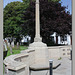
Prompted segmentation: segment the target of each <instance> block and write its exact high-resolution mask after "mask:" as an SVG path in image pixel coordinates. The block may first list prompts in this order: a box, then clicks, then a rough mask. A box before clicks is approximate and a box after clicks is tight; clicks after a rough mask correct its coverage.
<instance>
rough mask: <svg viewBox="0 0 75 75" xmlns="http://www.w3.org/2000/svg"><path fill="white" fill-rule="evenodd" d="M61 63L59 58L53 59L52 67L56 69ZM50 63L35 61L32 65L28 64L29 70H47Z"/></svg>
mask: <svg viewBox="0 0 75 75" xmlns="http://www.w3.org/2000/svg"><path fill="white" fill-rule="evenodd" d="M60 65H61V61H60V60H53V69H56V68H57V67H58V66H60ZM49 68H50V65H49V64H48V63H47V64H43V63H38V64H37V63H35V64H33V65H31V66H30V69H31V70H34V71H37V70H49Z"/></svg>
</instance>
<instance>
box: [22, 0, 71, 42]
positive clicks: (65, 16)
mask: <svg viewBox="0 0 75 75" xmlns="http://www.w3.org/2000/svg"><path fill="white" fill-rule="evenodd" d="M65 9H66V7H62V6H61V3H59V2H57V1H56V2H53V1H48V0H40V21H41V22H40V26H41V36H42V37H43V40H44V41H45V40H46V41H47V40H49V38H50V35H51V34H53V32H57V34H60V35H64V34H68V33H69V31H71V25H72V20H71V19H72V18H71V15H70V14H69V12H68V11H67V12H66V11H65ZM23 18H25V20H26V21H25V22H24V25H23V26H22V27H23V29H26V28H27V30H29V31H28V32H29V34H30V35H31V36H32V38H33V37H34V36H35V2H33V1H32V2H31V5H30V6H29V7H28V8H27V10H26V12H25V13H24V16H23ZM46 41H45V42H46Z"/></svg>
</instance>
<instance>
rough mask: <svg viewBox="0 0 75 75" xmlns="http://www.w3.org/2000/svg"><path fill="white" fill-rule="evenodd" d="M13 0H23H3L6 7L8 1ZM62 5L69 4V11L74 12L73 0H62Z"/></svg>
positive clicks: (11, 0)
mask: <svg viewBox="0 0 75 75" xmlns="http://www.w3.org/2000/svg"><path fill="white" fill-rule="evenodd" d="M13 1H21V2H22V0H3V2H4V4H3V7H5V6H6V5H7V4H8V3H10V2H13ZM61 2H62V6H68V9H66V10H68V11H70V14H71V13H72V0H61Z"/></svg>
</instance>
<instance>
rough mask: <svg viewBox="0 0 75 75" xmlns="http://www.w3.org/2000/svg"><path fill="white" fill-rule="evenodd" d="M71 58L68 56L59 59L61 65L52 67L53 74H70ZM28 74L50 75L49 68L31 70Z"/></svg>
mask: <svg viewBox="0 0 75 75" xmlns="http://www.w3.org/2000/svg"><path fill="white" fill-rule="evenodd" d="M71 65H72V64H71V60H70V59H68V58H62V59H61V65H60V66H59V67H58V68H56V69H53V75H72V74H71V70H72V66H71ZM30 75H50V74H49V70H42V71H31V74H30Z"/></svg>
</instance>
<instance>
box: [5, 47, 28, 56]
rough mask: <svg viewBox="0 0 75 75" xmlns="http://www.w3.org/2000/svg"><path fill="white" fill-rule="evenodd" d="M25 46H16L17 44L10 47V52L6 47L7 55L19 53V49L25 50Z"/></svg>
mask: <svg viewBox="0 0 75 75" xmlns="http://www.w3.org/2000/svg"><path fill="white" fill-rule="evenodd" d="M27 48H28V47H27V46H20V47H19V48H17V46H15V47H14V48H12V54H11V53H10V49H9V48H8V52H7V56H10V55H13V54H19V53H20V51H22V50H25V49H27ZM7 56H6V57H7Z"/></svg>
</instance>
